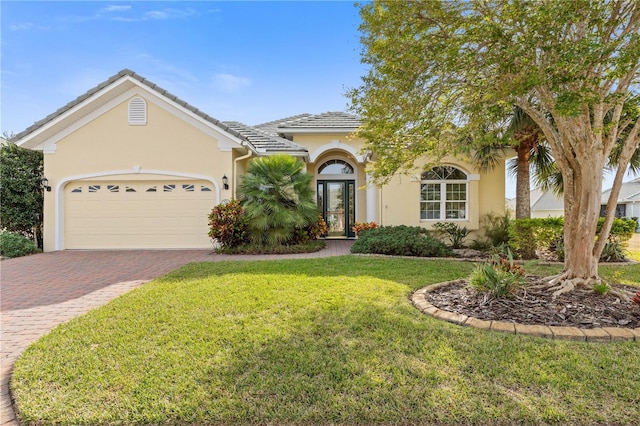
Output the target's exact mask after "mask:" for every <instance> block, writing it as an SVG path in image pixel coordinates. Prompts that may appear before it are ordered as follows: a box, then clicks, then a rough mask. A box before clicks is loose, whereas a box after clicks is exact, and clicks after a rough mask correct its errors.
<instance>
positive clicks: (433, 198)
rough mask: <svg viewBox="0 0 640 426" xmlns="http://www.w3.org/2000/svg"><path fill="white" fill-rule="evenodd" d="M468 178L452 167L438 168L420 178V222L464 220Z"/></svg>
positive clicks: (466, 215) (466, 205)
mask: <svg viewBox="0 0 640 426" xmlns="http://www.w3.org/2000/svg"><path fill="white" fill-rule="evenodd" d="M468 194H469V185H468V177H467V174H466V173H465V172H463V171H462V170H460V169H458V168H456V167H453V166H438V167H434V168H433V169H431V170H427V171H426V172H423V173H422V175H421V176H420V219H421V220H465V219H467V217H468V214H467V208H468Z"/></svg>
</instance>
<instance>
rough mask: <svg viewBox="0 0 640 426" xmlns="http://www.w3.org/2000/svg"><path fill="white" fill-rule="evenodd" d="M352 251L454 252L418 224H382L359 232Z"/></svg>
mask: <svg viewBox="0 0 640 426" xmlns="http://www.w3.org/2000/svg"><path fill="white" fill-rule="evenodd" d="M351 252H352V253H371V254H386V255H394V256H419V257H445V256H451V255H452V254H453V252H452V251H451V249H450V248H449V247H447V246H446V245H445V244H444V243H443V242H442V241H440V240H438V239H436V238H434V237H433V236H432V235H431V233H430V232H429V231H427V230H426V229H424V228H420V227H418V226H405V225H400V226H381V227H379V228H375V229H368V230H366V231H364V232H361V233H360V234H359V237H358V239H357V240H356V242H355V243H353V245H352V246H351Z"/></svg>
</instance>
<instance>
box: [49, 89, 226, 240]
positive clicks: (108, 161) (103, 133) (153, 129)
mask: <svg viewBox="0 0 640 426" xmlns="http://www.w3.org/2000/svg"><path fill="white" fill-rule="evenodd" d="M147 117H148V120H147V124H146V125H143V126H135V125H129V124H128V100H127V101H125V102H123V103H121V104H120V105H118V106H116V107H115V108H113V109H111V110H109V111H108V112H106V113H104V114H102V115H100V116H99V117H97V118H96V119H94V120H92V121H90V122H89V123H87V124H86V125H84V126H82V127H80V128H78V129H76V130H75V131H73V132H72V133H71V134H69V135H68V136H66V137H65V138H63V139H62V140H60V141H58V142H57V144H56V152H55V153H48V154H45V170H44V173H45V176H47V178H48V179H49V182H50V185H52V186H53V187H54V188H55V189H54V191H52V192H47V193H45V206H44V207H45V212H44V217H45V226H44V249H45V251H50V250H54V249H56V248H55V235H54V234H55V232H56V231H55V230H56V224H58V227H60V225H62V226H63V225H64V224H63V223H62V222H61V221H60V218H59V217H58V216H57V215H56V213H57V214H58V215H60V214H61V213H62V211H61V207H60V206H61V203H62V198H61V194H62V193H63V190H64V186H65V185H64V184H63V183H64V182H68V181H70V180H73V179H76V178H78V177H80V178H82V177H85V178H88V179H96V180H100V179H109V180H114V179H118V176H120V178H121V179H127V180H153V179H157V178H166V177H167V176H171V175H172V174H175V175H178V176H182V177H183V178H188V177H190V176H191V177H198V178H204V179H206V180H209V181H211V182H212V183H213V184H214V186H216V188H217V189H219V188H221V187H222V185H221V184H220V179H221V178H222V176H223V175H224V174H226V175H227V176H231V171H232V170H231V167H232V159H231V156H232V152H231V151H230V150H227V151H221V150H220V149H219V148H218V141H217V140H216V139H214V138H212V137H211V135H207V134H205V133H204V132H202V131H200V130H198V129H197V128H196V127H194V126H192V125H190V124H189V123H187V122H185V121H184V120H182V119H180V118H178V117H177V116H176V115H174V114H172V113H170V112H169V111H167V110H165V109H164V108H161V107H159V106H158V105H156V104H154V103H153V102H147ZM127 171H128V173H126V175H125V174H124V172H127ZM150 171H153V172H154V173H153V174H148V172H150ZM158 172H159V173H158ZM96 175H105V176H96ZM106 175H109V176H108V177H107V176H106ZM91 176H94V177H91ZM172 179H179V177H176V176H174V177H172ZM225 192H226V193H225ZM214 195H215V202H214V203H212V207H213V205H214V204H215V203H217V202H219V201H220V200H219V199H218V198H222V199H224V198H229V197H230V191H224V190H222V193H220V190H218V191H217V192H216V193H215V194H214ZM56 198H57V200H56ZM56 202H57V204H58V207H57V209H56ZM56 210H57V212H56ZM58 232H60V229H58Z"/></svg>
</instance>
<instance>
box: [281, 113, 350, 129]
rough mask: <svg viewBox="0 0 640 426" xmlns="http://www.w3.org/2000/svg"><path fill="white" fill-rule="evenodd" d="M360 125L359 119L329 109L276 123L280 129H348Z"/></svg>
mask: <svg viewBox="0 0 640 426" xmlns="http://www.w3.org/2000/svg"><path fill="white" fill-rule="evenodd" d="M358 127H360V119H359V118H358V117H357V116H355V115H352V114H348V113H346V112H341V111H330V112H325V113H322V114H316V115H306V116H303V117H300V118H299V119H295V120H291V121H285V122H282V123H281V124H280V125H278V129H279V130H280V131H284V130H285V129H349V130H355V129H357V128H358Z"/></svg>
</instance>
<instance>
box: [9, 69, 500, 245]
mask: <svg viewBox="0 0 640 426" xmlns="http://www.w3.org/2000/svg"><path fill="white" fill-rule="evenodd" d="M358 125H359V120H358V118H357V117H355V116H353V115H350V114H346V113H343V112H327V113H324V114H318V115H311V114H302V115H298V116H295V117H289V118H286V119H282V120H278V121H273V122H270V123H265V124H262V125H258V126H247V125H244V124H242V123H238V122H221V121H218V120H216V119H215V118H213V117H211V116H209V115H207V114H206V113H204V112H203V111H200V110H198V109H197V108H195V107H193V106H191V105H189V104H188V103H186V102H184V101H182V100H181V99H179V98H177V97H176V96H174V95H172V94H170V93H168V92H167V91H165V90H163V89H162V88H160V87H158V86H156V85H155V84H153V83H152V82H150V81H148V80H146V79H145V78H144V77H142V76H140V75H138V74H135V73H134V72H132V71H130V70H123V71H121V72H119V73H118V74H116V75H114V76H113V77H111V78H109V79H108V80H107V81H105V82H104V83H102V84H100V85H98V86H97V87H94V88H93V89H91V90H89V91H88V92H86V93H85V94H83V95H81V96H80V97H78V98H77V99H75V100H73V101H72V102H70V103H69V104H67V105H65V106H63V107H62V108H60V109H59V110H57V111H55V112H54V113H52V114H50V115H49V116H47V117H46V118H44V119H43V120H40V121H38V122H37V123H35V124H34V125H33V126H31V127H29V128H28V129H26V130H25V131H23V132H21V133H20V134H18V135H17V136H16V138H15V141H16V142H17V143H18V144H19V145H20V146H22V147H25V148H30V149H35V150H41V151H43V153H44V173H45V177H46V178H47V180H48V186H49V187H50V190H49V191H46V192H45V201H44V250H45V251H53V250H64V249H138V248H140V249H141V248H211V247H212V242H211V241H210V238H209V237H208V236H207V232H208V220H207V215H208V214H209V212H210V211H211V209H212V208H213V207H214V206H215V205H217V204H218V203H221V202H223V201H224V200H228V199H231V198H234V194H235V191H236V188H237V186H238V184H239V182H240V180H241V178H242V175H243V173H245V171H246V169H247V165H248V164H249V162H250V161H251V159H252V158H253V157H258V156H264V155H273V154H282V153H284V154H289V155H292V156H295V157H298V158H300V159H301V160H303V161H304V162H305V164H306V166H307V171H308V172H310V173H312V174H313V176H314V185H315V189H316V194H317V198H318V204H319V206H320V207H321V209H322V212H323V215H324V217H325V220H326V222H327V224H328V226H329V237H333V238H349V237H352V236H353V231H352V229H351V226H352V225H353V223H354V222H356V221H358V222H369V221H375V222H378V223H379V224H382V225H400V224H404V225H411V226H423V227H426V228H429V227H430V226H431V225H432V224H433V223H435V222H438V221H444V220H450V221H455V222H456V223H458V224H460V225H461V226H467V227H468V228H469V229H472V230H477V229H478V228H479V221H480V218H481V217H482V215H484V214H486V213H488V212H496V213H502V212H504V208H505V206H504V192H505V191H504V186H505V179H504V167H498V168H496V169H494V170H492V171H491V172H488V173H480V172H479V171H478V170H476V169H475V168H474V167H473V166H471V165H470V164H468V163H465V162H463V161H459V160H452V161H448V162H446V163H445V164H443V165H442V166H441V167H436V168H434V169H432V170H428V171H422V170H416V173H415V174H413V175H401V176H396V177H394V178H393V179H392V181H391V182H390V183H389V184H387V185H385V186H383V187H376V186H374V185H373V184H371V182H369V180H368V178H367V173H366V166H367V164H368V162H370V161H371V158H370V155H368V154H367V153H364V152H362V147H363V141H362V140H361V139H358V138H356V137H354V136H353V132H354V131H355V130H356V129H357V128H358Z"/></svg>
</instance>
